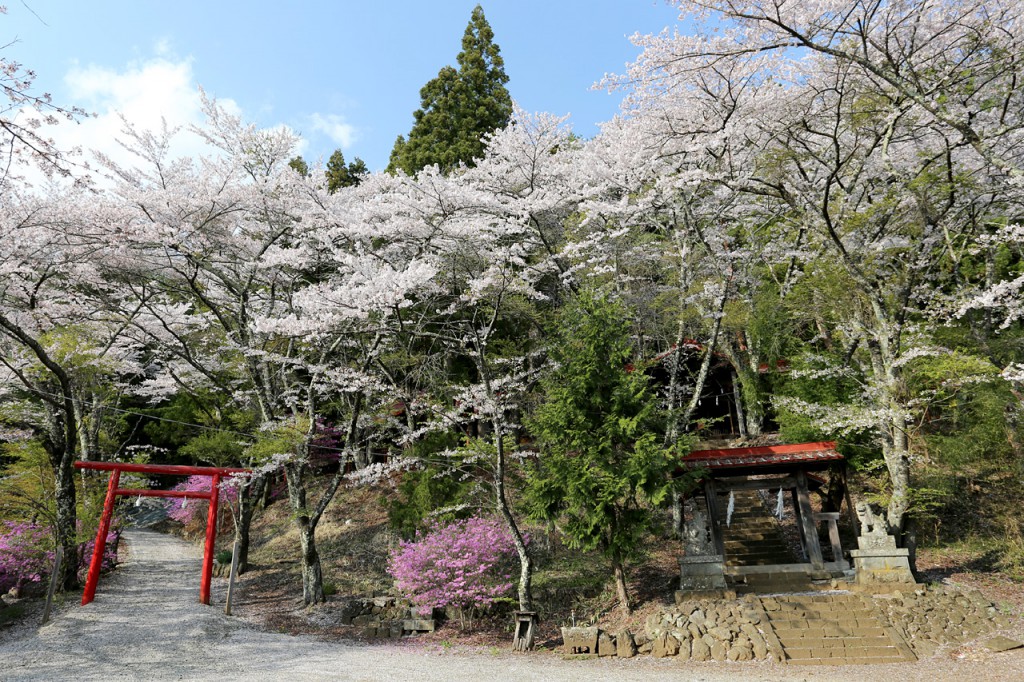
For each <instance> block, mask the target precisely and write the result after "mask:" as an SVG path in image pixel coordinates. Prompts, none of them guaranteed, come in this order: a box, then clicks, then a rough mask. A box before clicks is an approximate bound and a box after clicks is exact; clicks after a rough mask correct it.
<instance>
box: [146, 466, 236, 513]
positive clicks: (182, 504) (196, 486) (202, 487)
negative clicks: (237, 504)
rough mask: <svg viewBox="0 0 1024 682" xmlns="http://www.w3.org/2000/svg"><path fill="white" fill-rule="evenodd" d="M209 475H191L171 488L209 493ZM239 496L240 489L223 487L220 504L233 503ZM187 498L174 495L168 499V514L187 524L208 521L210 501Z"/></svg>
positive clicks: (166, 502)
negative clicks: (207, 512) (207, 513)
mask: <svg viewBox="0 0 1024 682" xmlns="http://www.w3.org/2000/svg"><path fill="white" fill-rule="evenodd" d="M210 481H211V479H210V477H209V476H189V477H188V479H187V480H185V481H182V482H181V483H179V484H177V485H176V486H174V487H173V488H171V490H183V491H185V492H190V493H196V494H202V495H207V494H209V492H210ZM237 497H238V489H237V488H235V487H233V486H228V487H226V488H221V490H220V504H222V505H223V504H225V503H233V502H234V501H235V499H236V498H237ZM185 499H186V498H181V497H172V498H169V499H167V500H166V501H165V502H164V504H166V505H167V515H168V516H169V517H171V518H172V519H174V520H175V521H178V522H179V523H184V524H187V523H189V522H192V521H195V522H198V523H206V510H207V509H209V504H210V503H209V502H208V501H207V500H204V499H199V498H192V499H189V500H188V502H186V501H185Z"/></svg>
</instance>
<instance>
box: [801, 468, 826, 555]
mask: <svg viewBox="0 0 1024 682" xmlns="http://www.w3.org/2000/svg"><path fill="white" fill-rule="evenodd" d="M796 496H797V501H798V502H799V507H800V527H801V528H802V529H803V535H804V544H806V545H807V557H808V558H809V559H810V561H811V566H813V567H814V568H815V569H817V570H819V571H820V570H822V569H823V568H825V560H824V559H823V558H822V556H821V543H820V542H818V527H817V526H816V525H815V523H814V510H813V509H811V494H810V492H809V491H808V489H807V472H805V471H803V470H800V471H798V472H797V473H796Z"/></svg>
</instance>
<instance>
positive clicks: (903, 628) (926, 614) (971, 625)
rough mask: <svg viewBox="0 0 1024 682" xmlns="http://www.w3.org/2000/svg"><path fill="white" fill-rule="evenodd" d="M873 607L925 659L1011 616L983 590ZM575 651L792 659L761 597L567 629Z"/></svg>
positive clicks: (878, 602)
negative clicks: (613, 629)
mask: <svg viewBox="0 0 1024 682" xmlns="http://www.w3.org/2000/svg"><path fill="white" fill-rule="evenodd" d="M873 610H874V611H875V613H876V615H878V616H880V617H881V618H882V620H883V621H884V622H888V623H889V624H890V625H891V626H892V628H893V629H894V630H895V631H896V634H898V635H899V636H901V637H902V638H903V640H904V641H905V642H906V643H907V644H908V645H909V646H910V647H911V649H913V652H914V654H915V655H917V656H918V657H919V658H927V657H929V656H931V655H932V654H933V653H935V651H936V650H937V649H938V648H939V647H940V646H944V645H959V644H962V643H965V642H968V641H970V640H973V639H976V638H978V637H981V636H983V635H985V634H988V633H990V632H992V631H994V630H997V629H1000V628H1005V627H1007V626H1008V625H1009V624H1010V622H1009V619H1008V618H1007V617H1006V616H1005V615H1003V614H1001V613H999V611H998V609H996V607H995V606H994V605H993V604H992V603H991V602H990V601H988V600H987V599H986V598H985V597H984V596H982V595H981V593H979V592H977V591H975V590H959V589H957V588H955V587H951V586H943V585H938V586H926V585H914V586H908V589H906V590H904V591H897V592H894V593H892V594H885V595H875V596H874V597H873ZM562 638H563V641H564V651H565V652H566V653H568V654H588V655H595V654H596V655H597V656H618V657H622V658H628V657H632V656H636V655H637V654H638V653H639V654H649V655H651V656H654V657H655V658H664V657H670V656H671V657H676V658H679V659H684V660H693V661H764V660H774V661H782V660H785V653H784V651H783V648H782V645H781V644H780V643H779V640H778V639H777V638H776V636H775V632H774V630H772V627H771V625H770V623H769V621H768V618H767V616H766V614H765V611H764V607H763V606H762V602H761V600H760V599H758V598H756V597H754V596H753V595H748V596H745V597H744V598H742V599H734V600H721V599H701V600H693V601H687V602H682V603H680V604H678V605H676V606H674V607H667V608H665V609H664V610H662V611H659V612H658V613H655V614H653V615H651V616H649V617H648V618H647V620H646V621H645V623H644V627H643V630H642V631H640V632H637V633H633V632H631V631H630V630H622V631H620V632H618V633H609V632H605V631H603V630H600V629H599V628H597V627H596V626H595V627H586V628H583V627H578V628H562Z"/></svg>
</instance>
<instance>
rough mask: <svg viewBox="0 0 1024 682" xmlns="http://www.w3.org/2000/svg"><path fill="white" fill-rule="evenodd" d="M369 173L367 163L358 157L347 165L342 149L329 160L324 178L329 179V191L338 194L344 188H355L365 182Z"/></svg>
mask: <svg viewBox="0 0 1024 682" xmlns="http://www.w3.org/2000/svg"><path fill="white" fill-rule="evenodd" d="M367 173H369V170H368V169H367V168H366V162H364V161H363V160H362V159H360V158H359V157H358V156H357V157H356V159H355V161H353V162H352V163H349V164H346V163H345V155H344V154H342V153H341V150H340V149H335V150H334V153H333V154H331V158H329V159H327V168H326V170H325V171H324V176H325V177H326V178H327V191H328V192H331V193H332V194H333V193H334V192H337V191H338V190H339V189H341V188H342V187H354V186H355V185H358V184H359V183H360V182H362V180H363V176H364V175H366V174H367Z"/></svg>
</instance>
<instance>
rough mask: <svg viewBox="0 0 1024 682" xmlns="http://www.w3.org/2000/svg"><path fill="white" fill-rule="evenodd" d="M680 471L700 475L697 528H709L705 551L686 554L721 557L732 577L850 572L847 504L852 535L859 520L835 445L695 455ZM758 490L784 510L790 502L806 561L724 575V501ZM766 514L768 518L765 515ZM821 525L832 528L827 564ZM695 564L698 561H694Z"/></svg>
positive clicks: (738, 569) (698, 452)
mask: <svg viewBox="0 0 1024 682" xmlns="http://www.w3.org/2000/svg"><path fill="white" fill-rule="evenodd" d="M682 465H683V468H684V469H686V470H689V471H700V472H702V479H701V486H700V488H699V489H698V491H697V492H695V493H694V494H693V497H695V498H700V497H703V501H704V504H705V508H706V510H707V518H706V519H703V520H698V522H699V523H702V524H706V528H707V533H708V534H709V537H707V539H706V540H705V541H704V543H703V551H701V550H697V551H694V550H693V549H692V548H689V547H688V549H687V553H688V554H691V553H693V554H705V555H707V556H709V557H717V562H716V563H717V564H718V566H720V567H722V568H720V569H718V570H723V571H725V572H726V573H728V574H743V573H756V572H774V573H783V572H789V573H805V574H806V575H807V576H809V577H812V578H828V577H832V576H836V575H840V574H841V573H842V572H843V571H846V570H848V569H849V568H850V564H849V562H848V561H846V560H845V558H844V555H843V548H842V545H841V543H840V539H839V527H838V522H839V520H840V517H841V510H842V505H843V503H844V502H845V503H846V510H847V513H848V514H849V515H850V519H851V521H852V523H853V527H854V529H856V528H857V519H856V517H855V516H854V512H853V508H852V505H851V504H850V498H849V493H848V492H847V489H846V462H845V459H844V458H843V456H842V454H840V453H839V452H838V451H837V450H836V444H835V443H834V442H819V443H800V444H795V445H772V446H764V447H746V448H724V449H712V450H695V451H693V452H691V453H689V454H688V455H686V456H685V457H683V459H682ZM758 490H761V491H767V492H770V493H771V494H772V495H775V494H777V495H778V496H779V497H778V498H777V499H779V500H780V504H781V502H782V501H783V495H784V494H785V495H788V496H789V497H790V498H791V500H792V509H793V511H794V512H795V517H796V518H795V521H796V526H797V528H798V529H799V535H800V544H801V549H802V553H803V557H800V558H802V559H803V561H802V562H799V561H798V563H795V564H783V565H780V564H774V565H760V566H739V567H737V566H730V567H729V568H728V569H725V568H724V564H725V563H726V562H728V560H729V555H728V552H727V547H726V543H725V541H724V537H725V531H726V529H725V528H724V526H725V523H726V522H725V521H724V520H723V519H724V517H725V516H726V514H725V512H724V507H723V505H724V504H726V501H723V499H722V497H723V496H724V498H725V500H728V499H729V497H730V496H731V495H732V494H734V493H736V492H739V491H758ZM812 491H819V492H821V498H822V503H821V505H820V507H821V509H820V511H815V509H814V508H813V506H812V504H811V492H812ZM765 514H766V515H767V514H768V511H767V509H766V510H765ZM820 524H827V527H828V537H829V544H830V545H831V546H830V547H828V549H829V550H830V552H829V555H830V556H829V559H830V560H826V557H825V553H824V552H823V551H822V543H821V541H820V540H819V534H818V533H819V527H820ZM688 532H689V533H692V532H693V531H690V530H688ZM692 560H694V561H700V560H699V559H698V558H696V557H693V558H692ZM719 575H722V574H721V573H720V574H719Z"/></svg>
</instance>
